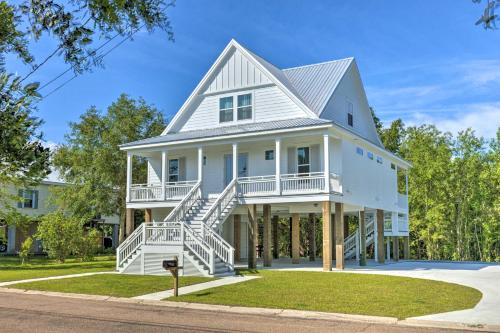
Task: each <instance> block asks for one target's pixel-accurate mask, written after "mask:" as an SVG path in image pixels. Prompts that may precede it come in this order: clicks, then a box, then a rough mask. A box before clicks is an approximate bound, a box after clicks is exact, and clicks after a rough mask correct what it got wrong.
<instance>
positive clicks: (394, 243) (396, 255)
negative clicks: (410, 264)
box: [392, 236, 399, 261]
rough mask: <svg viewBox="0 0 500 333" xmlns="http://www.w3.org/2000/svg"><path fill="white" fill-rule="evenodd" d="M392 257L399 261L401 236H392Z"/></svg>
mask: <svg viewBox="0 0 500 333" xmlns="http://www.w3.org/2000/svg"><path fill="white" fill-rule="evenodd" d="M392 257H393V259H394V261H399V237H398V236H395V237H392Z"/></svg>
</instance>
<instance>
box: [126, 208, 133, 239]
mask: <svg viewBox="0 0 500 333" xmlns="http://www.w3.org/2000/svg"><path fill="white" fill-rule="evenodd" d="M133 232H134V209H133V208H127V212H126V216H125V238H127V237H128V236H130V235H131V234H132V233H133Z"/></svg>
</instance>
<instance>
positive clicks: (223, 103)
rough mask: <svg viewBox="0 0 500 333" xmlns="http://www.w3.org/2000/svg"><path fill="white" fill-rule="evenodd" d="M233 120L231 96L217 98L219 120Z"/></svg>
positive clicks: (223, 121)
mask: <svg viewBox="0 0 500 333" xmlns="http://www.w3.org/2000/svg"><path fill="white" fill-rule="evenodd" d="M228 121H233V96H229V97H222V98H221V99H219V122H221V123H225V122H228Z"/></svg>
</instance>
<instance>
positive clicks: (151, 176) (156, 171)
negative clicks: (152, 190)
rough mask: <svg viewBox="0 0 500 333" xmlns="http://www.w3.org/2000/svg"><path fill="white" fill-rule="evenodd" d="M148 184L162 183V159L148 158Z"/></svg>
mask: <svg viewBox="0 0 500 333" xmlns="http://www.w3.org/2000/svg"><path fill="white" fill-rule="evenodd" d="M148 184H161V160H160V159H153V158H148Z"/></svg>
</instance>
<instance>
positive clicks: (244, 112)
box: [238, 94, 252, 120]
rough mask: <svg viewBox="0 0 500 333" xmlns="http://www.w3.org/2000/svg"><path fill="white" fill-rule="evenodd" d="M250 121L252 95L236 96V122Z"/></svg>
mask: <svg viewBox="0 0 500 333" xmlns="http://www.w3.org/2000/svg"><path fill="white" fill-rule="evenodd" d="M245 119H252V94H245V95H239V96H238V120H245Z"/></svg>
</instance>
